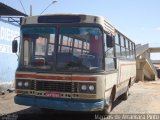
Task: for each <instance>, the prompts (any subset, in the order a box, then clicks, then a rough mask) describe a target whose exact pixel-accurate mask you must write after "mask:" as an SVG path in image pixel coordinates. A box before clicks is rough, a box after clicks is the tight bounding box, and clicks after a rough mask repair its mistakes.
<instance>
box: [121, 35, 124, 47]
mask: <svg viewBox="0 0 160 120" xmlns="http://www.w3.org/2000/svg"><path fill="white" fill-rule="evenodd" d="M121 46H122V47H124V37H123V36H122V35H121Z"/></svg>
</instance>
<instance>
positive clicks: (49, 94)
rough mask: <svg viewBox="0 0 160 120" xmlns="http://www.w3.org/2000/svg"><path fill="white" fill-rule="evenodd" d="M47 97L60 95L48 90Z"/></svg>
mask: <svg viewBox="0 0 160 120" xmlns="http://www.w3.org/2000/svg"><path fill="white" fill-rule="evenodd" d="M46 96H47V97H60V93H55V92H48V93H46Z"/></svg>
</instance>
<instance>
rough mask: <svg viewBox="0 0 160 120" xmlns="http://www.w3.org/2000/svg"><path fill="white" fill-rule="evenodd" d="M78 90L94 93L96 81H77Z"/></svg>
mask: <svg viewBox="0 0 160 120" xmlns="http://www.w3.org/2000/svg"><path fill="white" fill-rule="evenodd" d="M79 84H80V85H79V92H80V93H88V94H96V83H79Z"/></svg>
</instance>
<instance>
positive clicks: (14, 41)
mask: <svg viewBox="0 0 160 120" xmlns="http://www.w3.org/2000/svg"><path fill="white" fill-rule="evenodd" d="M17 48H18V42H17V40H13V41H12V53H17Z"/></svg>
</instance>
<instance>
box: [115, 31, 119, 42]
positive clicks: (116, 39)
mask: <svg viewBox="0 0 160 120" xmlns="http://www.w3.org/2000/svg"><path fill="white" fill-rule="evenodd" d="M115 43H116V44H119V37H118V33H116V35H115Z"/></svg>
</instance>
